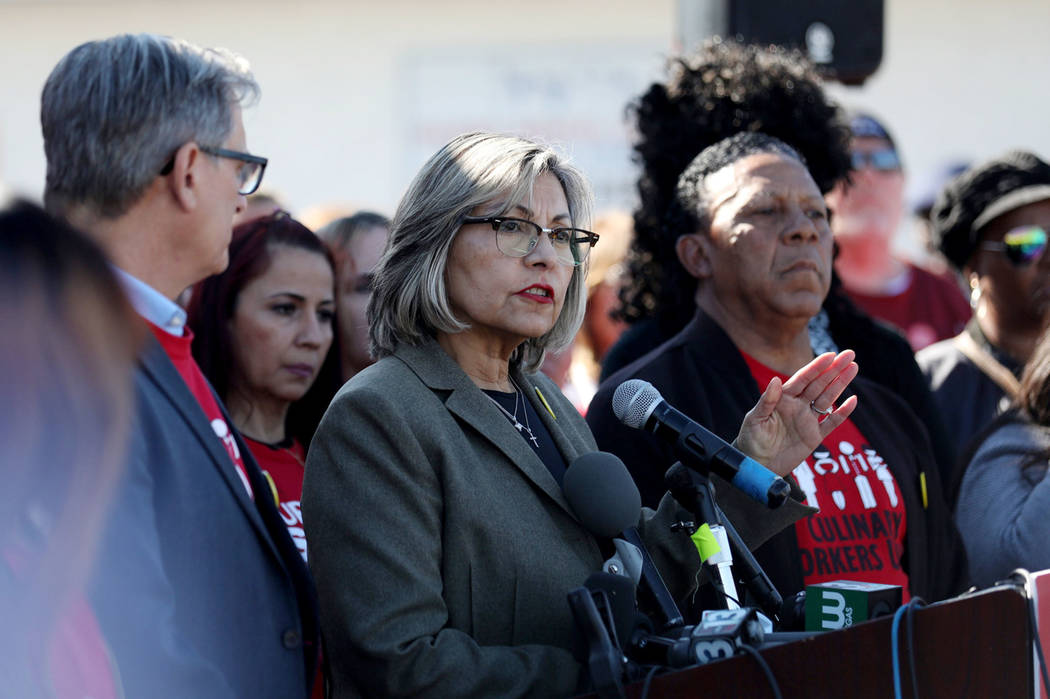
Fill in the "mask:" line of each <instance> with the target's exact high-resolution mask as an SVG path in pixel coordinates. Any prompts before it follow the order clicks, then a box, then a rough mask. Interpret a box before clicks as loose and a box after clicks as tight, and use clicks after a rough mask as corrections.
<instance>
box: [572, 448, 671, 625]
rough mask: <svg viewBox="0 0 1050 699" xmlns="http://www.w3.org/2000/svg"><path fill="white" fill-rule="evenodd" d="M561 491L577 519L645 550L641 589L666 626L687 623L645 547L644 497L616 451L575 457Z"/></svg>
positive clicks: (593, 529)
mask: <svg viewBox="0 0 1050 699" xmlns="http://www.w3.org/2000/svg"><path fill="white" fill-rule="evenodd" d="M562 492H563V493H564V494H565V499H566V500H567V501H568V502H569V506H570V507H571V508H572V511H573V512H575V513H576V517H577V519H579V520H580V522H581V523H582V524H583V526H584V527H586V528H587V529H588V530H589V531H590V532H591V533H592V534H595V535H596V536H600V537H605V538H611V537H614V536H623V538H624V539H625V540H627V541H628V542H629V543H631V544H633V545H634V546H636V547H637V548H638V549H639V551H640V552H641V554H642V574H641V592H642V593H643V594H644V595H645V597H646V598H647V599H646V601H647V602H650V603H652V604H653V605H655V607H656V608H657V609H658V610H659V612H660V615H661V616H662V617H663V625H664V627H667V628H670V627H675V626H681V625H683V624H684V623H685V618H684V617H683V616H682V612H681V611H680V610H679V609H678V605H677V604H675V601H674V597H672V596H671V593H670V592H669V591H668V590H667V586H666V585H665V584H664V580H663V578H662V577H661V576H660V571H659V570H657V569H656V564H655V563H653V559H652V558H651V557H650V556H649V552H648V551H646V550H645V545H644V544H643V543H642V539H641V537H640V536H639V535H638V530H637V529H636V528H635V525H636V524H638V519H639V517H641V512H642V498H641V496H640V495H639V494H638V486H636V485H635V484H634V480H633V479H632V478H631V474H630V473H628V471H627V467H626V466H624V465H623V462H622V461H620V459H619V458H618V457H617V456H615V455H614V454H609V453H608V452H604V451H594V452H591V453H589V454H583V455H582V456H578V457H576V458H575V459H573V462H572V463H571V464H570V465H569V468H568V470H567V471H566V472H565V477H564V478H563V479H562Z"/></svg>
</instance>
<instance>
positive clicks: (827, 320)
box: [601, 38, 956, 474]
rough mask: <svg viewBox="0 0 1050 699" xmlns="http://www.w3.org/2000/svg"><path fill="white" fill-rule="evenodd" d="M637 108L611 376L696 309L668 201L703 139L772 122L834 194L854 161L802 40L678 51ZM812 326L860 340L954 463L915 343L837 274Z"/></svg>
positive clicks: (878, 374) (818, 333)
mask: <svg viewBox="0 0 1050 699" xmlns="http://www.w3.org/2000/svg"><path fill="white" fill-rule="evenodd" d="M629 111H630V113H631V114H632V115H633V117H634V120H635V128H636V131H637V133H638V141H637V142H636V143H635V146H634V151H635V159H636V161H637V162H638V164H639V165H640V166H641V174H640V176H639V179H638V195H639V200H640V205H639V207H638V209H637V210H636V211H635V213H634V225H635V238H634V243H633V245H632V247H631V251H630V253H629V254H628V258H627V275H626V276H627V280H626V282H625V285H624V288H623V289H622V290H621V292H620V299H621V302H622V305H621V308H620V309H619V311H618V315H619V316H620V317H622V318H623V319H624V320H626V321H627V322H628V323H630V324H631V326H632V327H630V328H629V329H628V330H627V331H626V332H625V333H624V334H623V336H621V338H620V341H619V342H618V343H617V344H616V345H615V346H614V347H613V348H612V349H611V350H610V351H609V354H608V355H607V356H606V359H605V361H604V362H603V363H602V375H601V378H602V380H604V379H606V378H607V377H608V376H610V375H611V374H612V373H613V372H615V371H616V370H617V369H620V368H622V367H624V366H626V365H627V364H630V363H631V362H633V361H634V360H636V359H638V358H639V357H641V356H642V355H644V354H646V353H647V352H649V351H651V350H653V349H655V348H656V347H658V346H659V345H661V344H662V343H663V342H664V341H666V340H668V339H669V338H671V337H672V336H673V335H674V334H675V333H677V332H678V331H679V330H681V329H682V328H683V327H684V326H685V325H686V324H687V323H688V322H689V320H690V319H691V318H692V317H693V314H694V313H695V312H696V303H695V301H694V295H695V293H696V280H695V279H694V278H693V277H691V276H690V275H689V273H688V272H687V271H686V270H685V268H683V267H682V264H681V263H680V262H679V260H678V257H677V255H676V254H675V241H676V240H677V239H678V236H679V235H680V234H681V233H682V232H683V231H681V230H679V228H678V227H677V226H675V225H674V223H673V222H671V221H669V220H668V219H667V212H668V210H669V208H670V205H671V203H672V201H673V200H674V195H675V185H676V183H677V181H678V177H679V176H680V175H681V173H682V171H683V170H685V168H686V166H687V165H688V164H689V163H690V162H691V161H692V159H693V158H695V157H696V155H697V154H698V153H700V151H702V150H703V149H704V148H706V147H707V146H709V145H711V144H714V143H717V142H718V141H721V140H722V139H725V138H728V137H729V136H732V135H733V134H736V133H738V132H741V131H761V132H762V133H764V134H766V135H768V136H772V137H775V138H778V139H780V140H782V141H784V142H785V143H787V144H788V145H790V146H791V147H793V148H794V149H795V150H796V151H798V153H799V154H800V155H801V156H802V157H803V158H804V160H805V162H806V167H807V169H808V170H809V172H810V174H811V175H812V177H813V180H814V182H816V184H817V186H818V188H819V189H820V191H821V192H823V193H825V194H826V193H827V192H829V191H830V190H831V189H832V188H833V187H834V186H835V184H836V183H837V182H839V181H841V180H843V179H847V178H848V177H849V172H850V168H851V157H850V130H849V127H848V124H847V123H846V121H845V119H844V116H843V114H842V113H841V110H840V109H839V107H838V106H837V105H836V104H835V103H834V102H832V101H831V100H830V99H829V98H828V96H827V95H826V94H825V93H824V89H823V86H822V84H821V80H820V76H819V75H818V74H817V71H816V69H815V68H814V67H813V65H812V63H810V62H809V61H808V60H807V59H806V58H805V56H803V55H802V54H801V53H800V52H798V51H791V50H787V49H784V48H779V47H772V46H770V47H763V46H756V45H744V44H740V43H737V42H733V41H725V40H721V39H717V38H715V39H711V40H709V41H708V42H706V43H705V44H704V45H703V47H701V48H700V50H699V51H698V52H696V53H695V54H693V55H692V56H688V57H678V58H675V59H672V61H671V63H670V67H669V79H668V80H667V82H666V83H653V84H652V85H650V87H649V89H648V90H646V92H645V93H644V94H643V95H642V96H641V97H639V98H638V100H637V101H636V102H634V103H633V104H632V105H630V107H629ZM833 214H834V212H832V215H833ZM810 336H811V341H812V343H813V348H814V350H815V351H816V352H818V353H819V352H823V351H827V350H833V349H836V348H847V347H848V348H850V349H853V350H855V351H856V353H857V362H858V364H860V366H861V367H862V372H863V374H864V375H865V376H866V377H867V378H869V379H871V380H874V381H876V382H878V383H881V384H883V385H884V386H885V387H887V388H889V389H890V390H892V391H894V392H896V393H897V394H899V395H900V396H901V397H902V398H903V399H904V400H905V402H907V403H908V404H909V405H910V406H911V408H912V410H914V411H915V413H916V415H917V416H918V417H919V418H920V419H921V420H922V422H923V424H924V425H925V426H926V429H927V431H928V432H929V433H930V439H931V442H932V443H933V449H934V453H935V456H936V458H937V462H938V465H939V466H940V469H941V470H942V471H943V472H944V473H945V474H947V473H948V472H949V471H950V470H951V468H952V465H953V464H954V462H955V458H956V456H955V453H954V450H953V447H952V446H951V442H950V441H949V440H948V438H947V435H946V432H945V429H944V427H943V425H942V423H941V420H940V418H939V417H938V416H937V414H936V409H935V406H934V403H933V399H932V397H931V395H930V393H929V391H928V390H927V389H926V387H925V385H924V380H923V378H922V374H921V372H920V371H919V368H918V366H917V365H916V364H915V360H914V357H913V354H912V350H911V347H910V345H909V344H908V342H907V340H906V339H904V338H903V337H902V336H901V335H899V334H898V333H896V332H894V331H893V330H890V329H889V328H887V327H886V326H884V325H882V324H880V323H878V322H876V321H874V320H872V319H871V318H870V317H869V316H868V315H866V314H865V313H863V312H862V311H860V310H859V309H857V308H856V306H854V305H853V303H852V302H851V301H850V300H849V299H848V298H847V297H846V295H845V293H844V292H843V291H842V288H841V282H840V281H839V279H838V278H837V277H835V276H833V277H832V284H831V291H830V292H829V293H828V295H827V298H826V299H825V300H824V305H823V310H822V312H821V313H819V314H818V315H817V316H815V317H814V319H813V321H812V322H811V324H810Z"/></svg>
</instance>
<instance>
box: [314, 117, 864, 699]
mask: <svg viewBox="0 0 1050 699" xmlns="http://www.w3.org/2000/svg"><path fill="white" fill-rule="evenodd" d="M818 199H819V195H818ZM592 206H593V204H592V196H591V194H590V188H589V186H588V185H587V183H586V181H585V180H584V178H583V176H582V175H581V174H580V172H579V171H578V170H576V169H575V168H574V167H572V166H571V165H569V164H568V163H567V162H566V161H565V160H564V159H563V158H562V157H561V156H560V155H558V154H557V153H555V152H554V151H552V150H550V149H548V148H546V147H544V146H541V145H539V144H536V143H534V142H531V141H526V140H523V139H520V138H516V137H513V136H500V135H494V134H485V133H474V134H466V135H463V136H460V137H457V138H455V139H453V140H452V141H450V142H449V143H448V144H446V145H445V146H444V147H443V148H441V150H439V151H438V152H437V153H436V154H435V155H434V156H432V157H431V158H430V160H429V161H428V162H427V163H426V164H425V165H424V166H423V168H422V170H421V171H420V173H419V174H418V175H417V176H416V178H415V179H414V180H413V182H412V184H410V185H409V187H408V190H407V191H406V193H405V195H404V197H403V198H402V201H401V203H400V205H399V206H398V208H397V211H396V213H395V214H394V218H393V220H392V222H391V228H390V237H389V241H388V243H387V246H386V250H385V251H384V254H383V257H382V259H381V260H380V262H379V264H378V266H377V267H376V268H375V270H374V272H373V283H372V288H373V291H372V298H371V300H370V301H369V306H368V316H369V319H370V320H371V328H370V338H371V348H372V354H373V355H374V356H376V358H377V361H376V362H375V363H374V364H373V365H371V366H369V367H368V368H366V369H363V370H362V371H360V372H359V373H357V374H355V375H354V377H353V378H351V379H350V380H349V381H348V382H347V383H346V385H345V386H344V387H343V388H342V390H340V392H339V394H338V395H337V396H336V397H335V399H334V400H333V402H332V404H331V406H329V409H328V411H327V412H326V413H325V416H324V418H323V420H322V421H321V424H320V426H319V427H318V429H317V432H316V433H315V435H314V439H313V442H312V444H311V446H310V451H309V454H308V456H307V463H306V477H305V481H304V484H303V499H302V508H303V515H304V523H305V526H306V537H307V539H308V540H309V542H310V567H311V570H312V571H313V572H314V575H315V578H316V580H317V590H318V597H319V600H320V604H321V608H322V610H323V619H324V638H325V644H326V645H325V648H326V651H325V652H326V654H327V658H328V664H329V667H330V669H331V681H332V685H331V689H332V694H333V696H338V697H345V696H354V693H353V692H354V689H355V688H356V689H358V690H360V691H362V692H363V693H364V694H365V695H366V696H375V697H392V696H413V697H524V696H534V697H563V696H569V695H573V694H577V693H579V692H580V691H582V690H584V689H585V685H584V684H581V680H582V679H584V678H585V676H584V675H583V673H582V672H581V670H582V668H581V665H580V664H579V663H578V662H577V660H576V658H574V656H573V653H572V651H571V648H572V637H573V628H574V624H573V616H572V613H571V611H570V607H569V605H568V603H567V601H566V595H567V594H568V593H569V592H570V591H571V590H573V589H574V588H577V587H579V586H580V585H582V584H583V583H584V581H585V580H586V579H587V577H588V576H589V575H590V574H591V573H593V572H595V571H598V570H600V569H601V567H602V562H603V559H604V558H605V557H606V556H608V555H610V553H608V552H603V543H602V542H600V541H599V539H598V538H596V537H595V536H594V535H593V534H591V533H590V532H589V531H588V530H587V529H585V528H584V526H583V525H582V524H581V523H580V521H579V520H578V519H577V518H576V517H575V516H574V513H573V512H572V511H571V509H570V507H569V504H568V501H567V500H566V499H565V495H564V494H563V492H562V482H563V481H562V478H563V476H564V475H565V473H566V471H567V467H569V465H570V464H571V463H572V462H573V460H574V459H576V458H577V457H579V456H581V455H583V454H587V453H590V452H594V451H595V450H596V446H595V443H594V438H593V437H592V436H591V433H590V430H589V429H588V427H587V424H586V423H585V422H584V421H583V418H582V417H581V416H580V414H579V413H578V412H577V410H576V408H575V407H574V406H573V405H572V403H570V402H569V400H568V399H567V398H566V397H565V396H564V395H563V394H562V393H561V391H559V390H558V388H557V386H556V385H555V384H554V382H553V381H551V380H550V379H549V378H547V377H545V376H544V375H543V374H542V373H539V372H538V371H537V370H538V368H539V366H540V364H541V363H542V361H543V356H544V353H545V352H546V351H547V350H548V349H552V350H553V349H557V348H560V347H564V346H565V345H567V344H568V343H569V342H570V341H571V340H572V339H573V337H574V336H575V334H576V331H577V330H578V328H579V326H580V323H581V322H582V320H583V316H584V310H585V309H584V305H585V301H586V293H587V290H586V285H585V281H584V278H585V273H586V269H587V260H588V257H589V255H590V252H591V248H592V246H594V245H595V244H597V243H600V241H599V240H598V236H597V235H595V234H594V233H592V232H590V231H589V230H588V226H589V222H590V212H591V209H592ZM820 361H821V362H822V363H818V364H815V365H811V366H809V367H808V368H807V371H804V372H802V373H801V375H800V376H798V377H797V378H796V380H795V381H794V382H792V383H790V384H788V385H785V386H784V387H783V390H782V391H780V390H779V389H777V388H774V389H772V392H771V393H767V395H766V396H765V401H764V402H763V403H762V405H761V408H756V409H755V411H753V413H754V414H753V415H752V416H751V418H749V419H748V420H745V421H744V422H745V425H744V426H742V427H741V428H740V430H741V432H740V434H741V435H742V437H741V442H740V443H741V444H747V445H750V446H747V447H746V448H747V449H748V450H749V451H753V452H754V453H752V454H751V455H752V456H753V457H757V458H758V459H759V460H760V461H763V460H767V461H768V460H769V459H768V456H769V455H773V454H776V455H777V458H778V459H782V460H785V461H786V463H790V464H792V465H793V464H796V463H798V461H799V460H800V459H801V458H802V456H804V455H805V454H806V453H808V452H809V450H811V449H812V447H814V446H815V445H816V444H815V442H816V439H813V438H812V437H813V435H816V434H819V433H820V432H821V431H823V430H825V429H827V428H828V427H829V426H830V425H833V424H836V423H837V422H838V421H839V417H840V416H841V415H842V414H844V413H846V412H848V404H847V406H846V409H843V410H840V411H838V412H837V413H836V414H834V415H832V416H831V417H829V418H827V419H826V420H825V422H824V423H822V424H818V422H817V418H818V417H819V416H818V415H817V414H816V413H814V412H813V411H812V410H811V409H810V400H811V399H814V398H819V399H820V400H821V401H823V402H822V405H830V404H831V402H832V401H833V400H834V399H836V398H837V397H838V395H839V392H840V390H841V388H842V387H844V386H845V383H847V382H848V380H849V378H850V376H851V375H852V374H850V373H849V372H851V371H854V372H855V370H856V365H853V364H852V363H851V362H850V360H849V355H847V356H846V357H845V358H844V359H842V360H840V361H839V362H838V363H837V364H835V365H834V366H832V358H831V356H830V355H825V356H824V357H823V358H822V360H820ZM843 373H845V375H844V376H843ZM840 377H841V380H837V379H840ZM778 386H779V384H778ZM809 388H812V395H811V396H808V397H807V398H805V399H803V398H802V397H801V394H800V393H797V392H796V391H804V390H806V389H809ZM738 425H739V422H738ZM774 428H775V429H774ZM780 430H783V432H782V433H781V432H780ZM802 435H808V437H803V436H802ZM774 442H777V443H774ZM781 447H782V448H781ZM625 475H626V474H625ZM754 507H755V509H754V511H753V512H751V515H752V518H751V519H749V520H748V521H749V522H751V523H759V526H760V528H761V529H762V530H763V531H762V532H761V533H759V532H755V534H756V536H757V537H758V538H762V537H764V536H771V535H772V534H773V533H775V532H776V531H778V530H779V529H780V528H783V527H785V526H788V525H789V524H790V523H791V522H793V521H794V520H795V519H797V518H798V517H800V516H802V514H803V513H804V512H808V509H807V508H804V507H802V506H801V505H799V504H798V503H793V504H788V505H785V506H784V507H783V508H781V509H778V510H775V511H770V510H768V509H766V508H764V507H763V506H761V505H758V504H757V503H756V504H755V505H754ZM677 511H678V507H677V506H676V505H675V503H674V501H673V499H672V498H671V497H670V496H667V497H665V498H664V501H663V502H662V503H661V504H660V509H659V510H658V511H655V512H654V511H652V510H646V511H645V512H644V513H643V515H642V517H641V521H640V522H639V528H640V530H641V533H642V536H643V537H645V539H646V542H647V545H648V548H649V550H650V553H651V554H652V556H653V558H654V559H655V560H656V563H657V565H659V566H660V571H661V574H662V575H663V577H664V580H665V582H667V584H668V586H669V588H670V589H671V591H672V593H673V594H675V595H676V599H678V600H682V599H683V597H684V596H685V595H686V594H687V592H688V591H689V590H690V589H691V588H692V587H694V586H695V585H696V582H695V575H696V574H697V568H698V566H699V558H698V557H697V554H696V549H695V547H692V544H691V542H689V541H688V537H679V536H676V535H673V534H672V533H671V531H670V529H669V525H670V524H671V523H672V522H673V521H674V515H675V514H676V513H677ZM606 543H607V542H606ZM749 543H750V544H752V545H757V543H758V542H756V541H754V540H753V539H752V540H750V541H749ZM606 548H607V547H606ZM690 548H692V550H691V551H690Z"/></svg>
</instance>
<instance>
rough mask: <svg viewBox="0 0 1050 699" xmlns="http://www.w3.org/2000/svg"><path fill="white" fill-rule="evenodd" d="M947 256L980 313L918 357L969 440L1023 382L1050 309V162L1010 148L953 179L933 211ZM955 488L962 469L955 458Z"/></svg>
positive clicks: (961, 444) (948, 415)
mask: <svg viewBox="0 0 1050 699" xmlns="http://www.w3.org/2000/svg"><path fill="white" fill-rule="evenodd" d="M931 217H932V225H933V230H934V234H935V236H936V238H937V240H938V245H939V247H940V250H941V252H942V253H944V256H945V257H946V258H947V259H948V261H949V262H951V263H952V264H953V265H954V266H955V267H956V268H958V269H959V271H960V272H961V273H962V274H963V276H964V277H965V278H966V279H967V280H968V282H969V285H970V289H971V295H970V302H971V305H972V306H973V309H974V317H973V320H971V321H970V323H969V324H968V325H967V326H966V329H965V330H964V331H963V332H962V333H960V334H959V335H957V336H956V337H954V338H951V339H950V340H945V341H943V342H939V343H937V344H935V345H931V346H930V347H928V348H926V349H924V350H922V351H921V352H919V354H918V356H917V359H918V362H919V366H920V367H922V369H923V373H924V374H925V375H926V378H927V381H928V382H929V384H930V388H931V389H932V391H933V393H934V397H935V399H936V401H937V403H938V404H939V406H940V409H941V412H942V415H943V416H944V418H945V424H948V425H952V426H953V427H954V428H955V429H954V430H953V432H954V434H955V435H956V440H957V446H958V448H959V454H960V455H961V456H963V458H962V459H960V461H959V462H958V463H959V464H965V463H966V462H967V459H966V453H965V452H966V447H967V446H968V444H969V440H970V439H971V438H973V436H974V435H976V434H977V433H978V432H979V431H980V430H981V429H982V428H983V427H985V426H986V425H987V424H988V423H989V422H991V420H992V419H993V418H994V417H995V415H996V414H997V413H998V412H1000V411H1001V409H1002V408H1003V407H1004V406H1005V403H1007V402H1008V401H1009V400H1010V399H1012V398H1014V397H1016V395H1017V391H1018V381H1017V377H1018V376H1019V375H1020V372H1021V369H1022V368H1023V366H1024V364H1025V363H1026V362H1027V361H1028V359H1029V357H1030V356H1031V354H1032V351H1033V349H1034V348H1035V345H1036V342H1037V340H1038V338H1039V335H1040V333H1041V332H1042V330H1043V328H1044V327H1045V325H1046V322H1047V320H1048V318H1050V255H1046V254H1044V253H1045V250H1046V244H1047V231H1050V164H1047V163H1046V162H1044V161H1043V160H1041V159H1040V158H1039V157H1037V156H1036V155H1034V154H1032V153H1027V152H1023V151H1010V152H1008V153H1006V154H1004V155H1002V156H1000V157H997V158H995V159H993V160H990V161H987V162H985V163H982V164H980V165H977V166H974V167H972V168H970V169H969V170H967V171H966V172H964V173H962V174H961V175H959V176H958V177H956V178H955V179H954V180H952V181H951V182H949V183H948V185H947V186H946V187H945V189H944V191H942V192H941V194H940V196H939V197H938V199H937V202H936V203H935V204H934V207H933V211H932V214H931ZM955 476H956V478H955V480H954V481H953V486H952V487H951V490H952V491H954V490H955V489H956V488H955V487H954V486H955V485H957V484H958V478H960V477H961V468H959V467H958V466H957V467H956V473H955Z"/></svg>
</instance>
